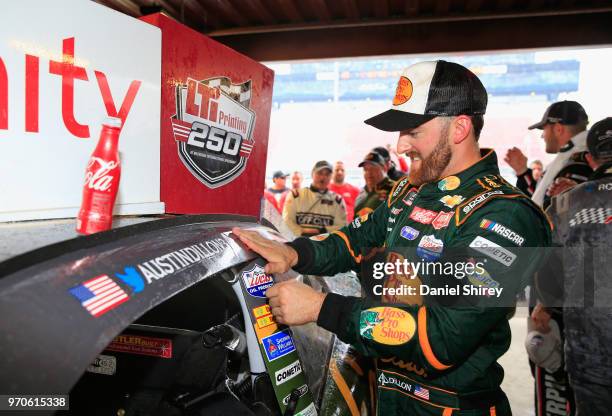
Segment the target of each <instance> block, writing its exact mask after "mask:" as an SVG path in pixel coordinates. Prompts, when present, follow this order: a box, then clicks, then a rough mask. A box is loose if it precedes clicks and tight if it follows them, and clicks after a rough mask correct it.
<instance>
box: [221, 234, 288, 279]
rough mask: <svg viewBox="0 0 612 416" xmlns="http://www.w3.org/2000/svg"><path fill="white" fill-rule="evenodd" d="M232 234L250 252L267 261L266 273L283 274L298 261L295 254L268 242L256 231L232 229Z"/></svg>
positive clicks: (285, 246) (278, 244) (284, 245)
mask: <svg viewBox="0 0 612 416" xmlns="http://www.w3.org/2000/svg"><path fill="white" fill-rule="evenodd" d="M232 232H233V233H234V234H235V235H236V236H237V237H238V238H239V239H240V241H242V242H243V243H244V244H246V245H247V247H249V248H250V249H251V250H253V251H254V252H256V253H257V254H259V255H260V256H261V257H263V258H264V259H266V260H267V261H268V264H266V267H265V268H264V271H265V272H266V273H285V272H286V271H288V270H289V269H290V268H292V267H293V266H295V265H296V264H297V261H298V254H297V252H296V251H295V250H294V249H293V248H291V247H289V246H288V245H286V244H283V243H281V242H279V241H273V240H268V239H267V238H264V237H262V236H261V235H260V234H259V233H258V232H256V231H248V230H242V229H240V228H237V227H234V228H232Z"/></svg>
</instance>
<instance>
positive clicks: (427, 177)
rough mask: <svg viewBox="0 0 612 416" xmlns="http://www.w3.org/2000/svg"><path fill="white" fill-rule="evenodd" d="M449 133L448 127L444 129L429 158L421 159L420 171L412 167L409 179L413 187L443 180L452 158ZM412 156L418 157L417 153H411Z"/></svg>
mask: <svg viewBox="0 0 612 416" xmlns="http://www.w3.org/2000/svg"><path fill="white" fill-rule="evenodd" d="M448 132H449V127H448V126H446V127H444V128H443V129H442V133H441V139H440V141H439V142H438V144H437V145H436V147H435V148H434V149H433V150H432V152H431V154H430V155H429V156H428V157H427V158H425V159H421V163H420V165H421V166H420V167H419V169H414V168H413V167H412V166H410V173H409V178H410V183H411V184H412V185H416V186H419V185H422V184H424V183H428V182H433V181H437V180H438V179H441V178H440V176H441V175H442V172H444V169H446V167H447V166H448V164H449V163H450V160H451V156H452V151H451V147H450V145H449V137H448V136H449V134H448ZM411 154H412V155H418V154H417V153H416V152H411V153H410V154H409V155H411ZM419 156H420V155H419Z"/></svg>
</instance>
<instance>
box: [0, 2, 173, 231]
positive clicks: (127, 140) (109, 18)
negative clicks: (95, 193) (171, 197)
mask: <svg viewBox="0 0 612 416" xmlns="http://www.w3.org/2000/svg"><path fill="white" fill-rule="evenodd" d="M160 80H161V32H160V30H159V29H158V28H157V27H154V26H152V25H149V24H148V23H144V22H142V21H139V20H137V19H134V18H132V17H129V16H127V15H124V14H121V13H119V12H116V11H114V10H111V9H109V8H107V7H104V6H102V5H99V4H97V3H94V2H92V1H82V0H58V1H39V0H20V1H15V2H10V4H6V5H5V6H4V7H3V8H2V13H1V14H0V222H4V221H19V220H30V219H43V218H67V217H74V216H75V215H76V213H77V210H78V208H79V206H80V203H81V196H82V190H83V181H84V174H85V168H86V164H87V161H88V159H89V156H90V154H91V152H92V151H93V149H94V147H95V146H96V143H97V141H98V137H99V134H100V129H101V123H102V121H103V120H104V118H105V117H108V116H113V117H119V118H121V119H122V120H123V129H122V132H121V135H120V139H119V151H120V157H121V164H122V172H121V183H120V186H119V195H118V199H117V205H116V207H115V214H151V213H162V212H164V205H163V203H161V202H160V185H159V184H160V180H159V174H160V173H159V172H160V168H159V159H160V123H159V120H160V82H161V81H160Z"/></svg>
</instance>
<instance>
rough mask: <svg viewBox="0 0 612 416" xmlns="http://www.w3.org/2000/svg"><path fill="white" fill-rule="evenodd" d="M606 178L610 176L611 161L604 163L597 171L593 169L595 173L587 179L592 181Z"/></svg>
mask: <svg viewBox="0 0 612 416" xmlns="http://www.w3.org/2000/svg"><path fill="white" fill-rule="evenodd" d="M607 176H612V161H610V162H606V163H604V164H603V165H601V166H600V167H598V168H597V169H595V171H594V172H593V173H592V174H591V176H590V177H589V180H590V181H592V180H596V179H601V178H605V177H607Z"/></svg>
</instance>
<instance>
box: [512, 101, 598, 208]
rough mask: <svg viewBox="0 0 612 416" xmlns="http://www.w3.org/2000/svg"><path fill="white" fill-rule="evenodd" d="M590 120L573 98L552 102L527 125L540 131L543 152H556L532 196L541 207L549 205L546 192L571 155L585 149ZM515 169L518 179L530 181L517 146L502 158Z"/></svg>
mask: <svg viewBox="0 0 612 416" xmlns="http://www.w3.org/2000/svg"><path fill="white" fill-rule="evenodd" d="M588 123H589V119H588V116H587V113H586V111H584V108H583V107H582V106H581V105H580V104H579V103H577V102H576V101H558V102H556V103H553V104H551V105H550V106H549V107H548V108H547V109H546V111H545V112H544V116H543V117H542V120H540V121H539V122H537V123H535V124H533V125H531V126H529V130H532V129H540V130H542V138H543V139H544V142H545V144H546V153H552V154H557V156H556V157H555V159H554V160H553V161H552V162H551V163H550V164H549V165H548V166H547V167H546V170H545V171H544V175H543V176H542V178H541V179H540V180H539V182H538V184H537V186H536V188H535V192H534V193H533V196H532V197H531V198H532V199H533V201H534V202H535V203H536V204H538V205H539V206H541V207H544V208H546V206H548V199H549V198H548V197H547V195H546V193H547V191H548V190H549V188H550V186H551V185H552V184H553V182H554V180H555V179H556V178H557V175H558V173H559V172H560V171H561V169H563V168H564V167H565V166H566V165H567V164H568V162H569V161H570V159H571V157H572V155H573V154H575V153H578V152H584V151H585V150H586V135H587V132H586V127H587V124H588ZM504 160H505V161H506V162H507V163H508V164H509V165H510V166H511V167H512V169H514V172H515V173H516V176H517V177H518V178H519V180H521V179H522V180H524V181H526V182H527V183H533V182H535V180H534V179H533V176H532V173H531V169H528V168H527V158H526V157H525V155H524V154H523V153H522V152H521V150H519V149H518V148H516V147H514V148H512V149H510V150H508V153H507V154H506V158H505V159H504Z"/></svg>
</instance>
